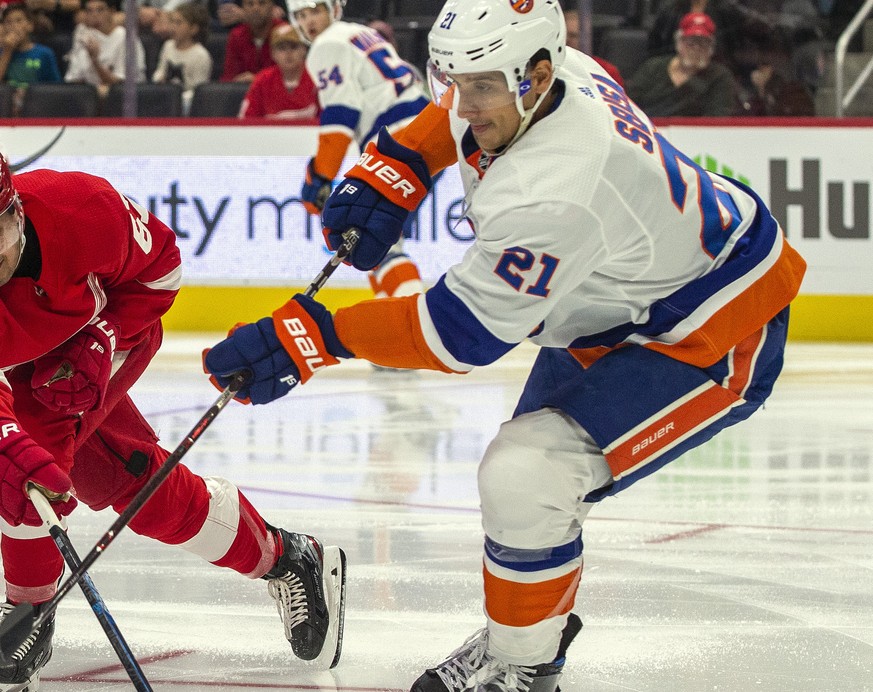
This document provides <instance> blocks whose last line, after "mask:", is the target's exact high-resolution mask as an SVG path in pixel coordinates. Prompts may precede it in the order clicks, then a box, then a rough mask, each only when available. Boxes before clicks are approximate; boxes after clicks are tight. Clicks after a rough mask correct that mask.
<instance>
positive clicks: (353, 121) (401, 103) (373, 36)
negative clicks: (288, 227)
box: [306, 22, 428, 173]
mask: <svg viewBox="0 0 873 692" xmlns="http://www.w3.org/2000/svg"><path fill="white" fill-rule="evenodd" d="M306 69H307V71H308V72H309V75H310V76H311V77H312V80H313V81H314V82H315V85H316V87H317V88H318V99H319V101H320V103H321V107H322V114H321V128H322V134H325V133H333V134H335V135H339V141H340V142H344V143H342V144H340V145H339V147H338V148H341V150H342V151H341V152H340V159H341V158H342V154H343V153H344V152H345V148H346V146H347V144H348V141H349V140H350V139H353V140H355V141H356V142H357V144H358V146H359V147H360V148H361V149H362V150H363V148H364V145H365V144H366V143H367V142H368V141H370V140H371V139H372V138H373V137H375V136H376V135H377V134H378V132H379V130H380V129H381V128H382V127H383V126H384V127H387V128H388V130H389V131H393V130H395V129H396V128H397V127H400V126H402V125H404V124H405V123H406V122H408V121H409V120H411V119H412V118H414V117H415V116H416V115H418V113H419V112H420V111H421V110H422V109H423V108H424V107H425V105H427V103H428V99H427V97H426V96H425V94H424V91H423V89H422V86H421V81H420V80H419V78H418V76H417V74H416V72H415V70H414V69H413V68H412V66H410V65H409V64H408V63H406V62H404V61H403V60H401V59H400V57H399V56H398V55H397V51H395V50H394V47H393V46H392V45H391V44H390V43H388V42H387V41H386V40H385V39H384V38H382V36H381V35H380V34H378V33H377V32H376V31H374V30H373V29H370V28H368V27H366V26H363V25H361V24H355V23H353V22H333V23H332V24H331V25H330V26H328V28H327V29H325V30H324V31H323V32H322V33H321V34H319V35H318V36H317V37H316V38H315V40H314V41H313V42H312V46H311V47H310V49H309V53H308V55H307V56H306ZM339 165H340V161H337V162H336V167H337V168H338V167H339ZM329 168H332V166H321V167H319V171H320V172H322V173H332V171H330V170H327V169H329Z"/></svg>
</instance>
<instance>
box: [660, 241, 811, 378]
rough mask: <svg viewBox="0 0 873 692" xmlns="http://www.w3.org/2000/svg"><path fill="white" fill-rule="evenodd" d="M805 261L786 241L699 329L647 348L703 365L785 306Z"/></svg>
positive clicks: (794, 294)
mask: <svg viewBox="0 0 873 692" xmlns="http://www.w3.org/2000/svg"><path fill="white" fill-rule="evenodd" d="M805 268H806V262H805V261H804V260H803V258H802V257H801V256H800V255H799V254H797V251H796V250H795V249H794V248H793V247H791V246H790V245H789V244H788V243H785V244H784V245H783V246H782V253H781V254H780V256H779V259H778V260H777V261H776V263H775V264H774V265H773V266H772V267H771V268H770V269H769V270H768V271H767V273H766V274H764V275H763V276H762V277H761V278H760V279H758V280H757V281H755V282H754V283H753V284H752V285H750V286H749V287H748V288H747V289H746V290H745V291H743V293H741V294H740V295H739V296H737V297H736V298H735V299H734V300H732V301H730V302H729V303H728V304H727V305H725V306H724V307H723V308H721V310H718V311H717V312H716V313H715V314H714V315H713V316H712V317H710V318H709V319H708V320H707V321H706V322H705V323H704V324H703V326H701V327H700V329H697V330H695V331H693V332H692V333H691V334H689V335H688V336H686V337H685V338H684V339H682V340H681V341H678V342H677V343H675V344H663V343H657V342H650V343H647V344H644V346H645V347H646V348H650V349H652V350H653V351H657V352H659V353H663V354H664V355H665V356H670V357H671V358H675V359H676V360H679V361H682V362H683V363H689V364H690V365H696V366H697V367H699V368H705V367H708V366H710V365H712V364H713V363H715V362H717V361H718V360H719V359H720V358H722V357H723V356H724V355H725V354H726V353H727V352H728V351H729V350H730V349H731V348H733V347H734V346H735V345H736V344H737V343H739V342H740V341H742V340H743V339H745V338H746V337H748V336H749V334H753V333H754V332H755V331H757V330H758V329H760V328H761V326H763V325H765V324H767V322H769V321H770V320H771V319H773V317H775V316H776V315H777V314H778V313H779V311H780V310H782V309H783V308H784V307H785V306H786V305H788V304H789V303H790V302H791V301H792V300H793V299H794V297H795V296H796V295H797V292H798V291H799V290H800V282H801V280H802V279H803V273H804V270H805Z"/></svg>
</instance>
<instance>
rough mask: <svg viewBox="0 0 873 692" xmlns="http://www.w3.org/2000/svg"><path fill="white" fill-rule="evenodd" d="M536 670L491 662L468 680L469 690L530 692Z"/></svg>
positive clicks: (492, 659) (495, 660)
mask: <svg viewBox="0 0 873 692" xmlns="http://www.w3.org/2000/svg"><path fill="white" fill-rule="evenodd" d="M535 675H536V670H535V669H534V668H528V667H527V666H518V665H514V664H512V663H504V662H503V661H498V660H497V659H496V658H493V657H490V656H489V660H488V661H487V662H486V663H485V665H484V666H482V667H481V668H480V669H479V670H477V671H476V672H474V673H473V675H472V676H471V677H470V679H469V680H467V687H466V688H465V689H468V690H476V691H477V692H478V691H479V690H487V692H529V691H530V687H531V684H532V683H533V679H534V676H535Z"/></svg>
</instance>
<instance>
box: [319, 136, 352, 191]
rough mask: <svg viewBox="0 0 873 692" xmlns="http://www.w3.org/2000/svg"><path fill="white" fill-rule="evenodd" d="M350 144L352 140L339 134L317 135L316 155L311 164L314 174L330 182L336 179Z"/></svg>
mask: <svg viewBox="0 0 873 692" xmlns="http://www.w3.org/2000/svg"><path fill="white" fill-rule="evenodd" d="M351 143H352V138H351V137H349V136H348V135H344V134H342V133H341V132H326V133H322V134H320V135H318V153H317V154H316V155H315V161H314V162H313V167H314V168H315V172H316V173H318V175H320V176H323V177H325V178H330V179H331V180H333V179H334V178H336V176H337V173H339V169H340V166H342V165H343V159H344V158H345V157H346V150H347V149H348V148H349V144H351Z"/></svg>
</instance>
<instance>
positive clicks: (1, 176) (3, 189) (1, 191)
mask: <svg viewBox="0 0 873 692" xmlns="http://www.w3.org/2000/svg"><path fill="white" fill-rule="evenodd" d="M17 199H18V193H16V192H15V186H13V184H12V171H11V170H9V163H8V162H7V161H6V157H5V156H3V154H0V214H5V213H6V212H7V211H9V207H11V206H12V205H13V204H14V203H15V201H16V200H17Z"/></svg>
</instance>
